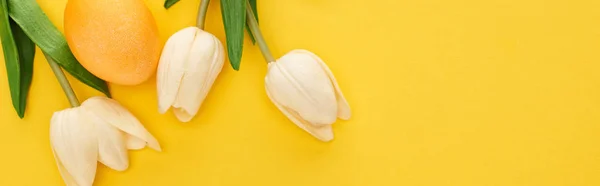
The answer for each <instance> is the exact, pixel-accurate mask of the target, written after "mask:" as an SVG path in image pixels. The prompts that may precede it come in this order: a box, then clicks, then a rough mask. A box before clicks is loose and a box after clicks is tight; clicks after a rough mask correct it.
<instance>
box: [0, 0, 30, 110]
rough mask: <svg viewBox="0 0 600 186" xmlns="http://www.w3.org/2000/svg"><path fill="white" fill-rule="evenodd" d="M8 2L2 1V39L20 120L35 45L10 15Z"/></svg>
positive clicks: (12, 93) (9, 79)
mask: <svg viewBox="0 0 600 186" xmlns="http://www.w3.org/2000/svg"><path fill="white" fill-rule="evenodd" d="M7 3H8V2H7V1H6V0H0V4H1V6H2V7H1V8H2V9H1V10H0V19H1V20H0V29H1V30H0V38H1V39H2V49H3V50H4V63H5V65H6V74H7V75H8V85H9V89H10V96H11V99H12V103H13V107H14V108H15V110H16V111H17V114H18V115H19V117H20V118H23V117H24V116H25V107H26V105H27V103H26V102H27V95H28V92H29V87H30V85H31V78H32V75H33V57H34V56H35V45H34V44H33V42H32V41H31V40H30V39H29V38H28V37H27V36H26V35H25V34H24V33H23V31H22V30H21V28H19V26H18V25H16V24H15V23H14V22H13V21H12V20H11V19H10V18H9V15H8V4H7Z"/></svg>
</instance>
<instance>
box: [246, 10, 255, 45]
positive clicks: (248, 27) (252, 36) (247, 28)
mask: <svg viewBox="0 0 600 186" xmlns="http://www.w3.org/2000/svg"><path fill="white" fill-rule="evenodd" d="M249 2H250V6H251V7H252V11H253V12H254V18H255V19H256V22H257V23H258V13H257V10H256V0H249ZM246 31H247V32H248V35H249V36H250V40H252V44H256V39H254V34H252V30H251V29H250V26H249V25H248V24H247V23H246Z"/></svg>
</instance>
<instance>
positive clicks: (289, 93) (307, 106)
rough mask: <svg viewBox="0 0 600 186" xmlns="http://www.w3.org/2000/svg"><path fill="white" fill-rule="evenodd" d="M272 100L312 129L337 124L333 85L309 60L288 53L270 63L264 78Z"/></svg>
mask: <svg viewBox="0 0 600 186" xmlns="http://www.w3.org/2000/svg"><path fill="white" fill-rule="evenodd" d="M265 86H267V87H269V88H270V90H271V92H270V94H271V96H272V97H273V100H276V101H277V102H278V103H279V104H281V105H282V106H285V107H287V108H291V109H293V110H295V111H296V112H297V113H298V114H299V115H300V116H301V117H302V118H303V119H304V120H306V121H309V122H310V123H311V124H313V125H315V126H325V125H330V124H333V123H334V122H335V121H336V120H337V113H338V112H337V100H336V95H335V90H334V89H333V85H332V84H331V81H330V80H329V77H328V76H327V74H325V72H324V71H323V70H321V66H320V65H319V64H318V62H317V61H315V60H314V59H313V58H312V57H311V56H308V55H303V54H293V53H288V54H286V55H284V56H283V57H281V58H279V59H278V60H277V62H275V63H269V70H268V73H267V76H266V77H265Z"/></svg>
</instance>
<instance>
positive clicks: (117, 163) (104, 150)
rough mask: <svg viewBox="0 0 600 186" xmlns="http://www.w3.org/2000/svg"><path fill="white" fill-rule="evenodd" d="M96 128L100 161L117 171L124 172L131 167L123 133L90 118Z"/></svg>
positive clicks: (95, 118) (94, 118)
mask: <svg viewBox="0 0 600 186" xmlns="http://www.w3.org/2000/svg"><path fill="white" fill-rule="evenodd" d="M89 119H90V120H92V121H93V122H94V124H95V126H96V133H97V136H98V160H99V161H100V162H101V163H102V164H104V165H106V166H107V167H110V168H112V169H114V170H117V171H124V170H126V169H127V167H129V159H128V155H127V148H125V143H124V142H125V140H124V139H123V138H124V136H125V135H124V134H123V132H121V131H119V129H117V128H115V127H113V126H112V125H110V124H108V123H105V122H104V121H103V120H99V119H98V118H97V117H93V116H89Z"/></svg>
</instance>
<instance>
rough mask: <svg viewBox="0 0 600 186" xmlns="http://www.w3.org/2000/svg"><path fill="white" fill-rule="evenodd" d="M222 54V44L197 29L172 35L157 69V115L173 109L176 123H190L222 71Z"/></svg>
mask: <svg viewBox="0 0 600 186" xmlns="http://www.w3.org/2000/svg"><path fill="white" fill-rule="evenodd" d="M224 53H225V51H224V50H223V45H222V44H221V41H219V39H217V38H216V37H215V36H214V35H212V34H210V33H208V32H205V31H203V30H201V29H199V28H198V27H188V28H184V29H182V30H180V31H178V32H177V33H175V34H173V35H172V36H171V38H169V40H168V41H167V43H166V44H165V48H164V49H163V52H162V55H161V57H160V61H159V65H158V72H157V87H158V109H159V112H160V113H162V114H164V113H165V112H167V110H169V108H171V107H173V112H174V114H175V116H176V117H177V119H179V120H180V121H182V122H188V121H190V120H191V119H192V118H193V117H194V116H195V115H196V113H197V112H198V109H200V105H202V102H203V101H204V99H205V98H206V95H207V94H208V91H210V88H211V87H212V85H213V83H214V81H215V79H216V78H217V76H218V75H219V73H220V72H221V69H223V63H224V61H225V57H224V55H225V54H224Z"/></svg>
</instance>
